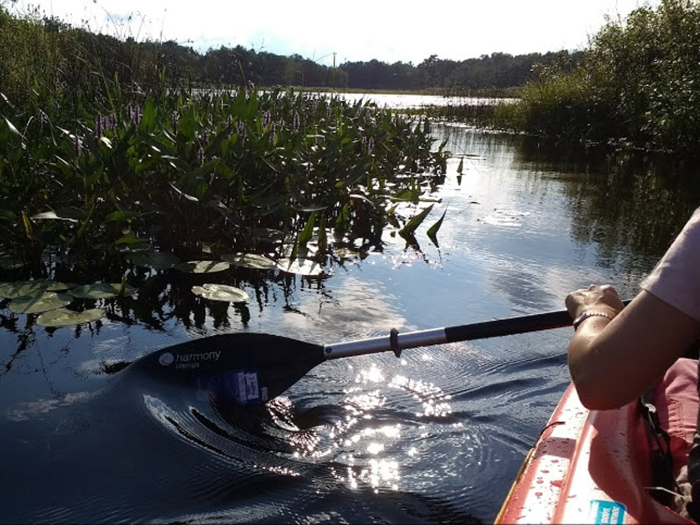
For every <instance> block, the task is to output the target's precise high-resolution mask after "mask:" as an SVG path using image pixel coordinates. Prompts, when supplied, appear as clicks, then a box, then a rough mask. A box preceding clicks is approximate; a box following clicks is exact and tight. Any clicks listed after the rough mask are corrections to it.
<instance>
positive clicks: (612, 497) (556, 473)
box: [496, 385, 693, 523]
mask: <svg viewBox="0 0 700 525" xmlns="http://www.w3.org/2000/svg"><path fill="white" fill-rule="evenodd" d="M649 457H650V451H649V446H648V442H647V437H646V433H645V429H644V425H643V423H642V419H641V416H640V414H639V408H638V405H637V403H630V404H629V405H626V406H624V407H622V408H619V409H617V410H608V411H589V410H588V409H586V408H585V407H584V406H583V405H582V404H581V401H580V400H579V397H578V395H577V393H576V390H575V388H574V387H573V385H570V386H569V388H568V389H567V390H566V392H565V393H564V395H563V396H562V399H561V401H560V402H559V404H558V406H557V408H556V410H555V411H554V413H553V414H552V417H551V418H550V420H549V423H548V424H547V426H546V427H545V428H544V430H543V431H542V433H541V434H540V436H539V437H538V439H537V442H536V443H535V446H534V447H533V448H532V450H531V451H530V453H529V454H528V456H527V458H526V459H525V461H524V463H523V466H522V468H521V469H520V472H519V473H518V476H517V478H516V480H515V482H514V484H513V487H512V488H511V490H510V492H509V494H508V496H507V497H506V500H505V502H504V504H503V507H502V508H501V511H500V512H499V514H498V516H497V518H496V523H693V522H691V521H688V520H686V519H684V518H683V517H681V516H680V515H678V514H676V513H675V512H673V511H672V510H671V509H669V508H668V507H666V506H664V505H662V504H660V503H659V502H657V501H656V500H655V499H654V498H653V497H651V496H650V494H649V492H648V491H647V490H645V489H644V488H643V487H649V486H651V485H652V484H653V481H652V473H651V462H650V459H649Z"/></svg>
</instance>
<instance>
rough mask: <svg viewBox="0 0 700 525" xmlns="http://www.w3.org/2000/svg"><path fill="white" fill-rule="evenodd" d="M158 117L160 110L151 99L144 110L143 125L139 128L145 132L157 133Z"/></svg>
mask: <svg viewBox="0 0 700 525" xmlns="http://www.w3.org/2000/svg"><path fill="white" fill-rule="evenodd" d="M157 117H158V108H157V107H156V105H155V104H154V103H153V99H152V98H149V99H148V101H147V102H146V105H145V106H144V108H143V112H142V115H141V124H140V125H139V128H140V129H141V130H142V131H145V132H151V131H155V129H156V127H157V122H156V120H157Z"/></svg>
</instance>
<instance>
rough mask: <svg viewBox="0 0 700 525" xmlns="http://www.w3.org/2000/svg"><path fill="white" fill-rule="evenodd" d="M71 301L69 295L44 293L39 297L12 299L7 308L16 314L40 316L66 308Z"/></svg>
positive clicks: (71, 298)
mask: <svg viewBox="0 0 700 525" xmlns="http://www.w3.org/2000/svg"><path fill="white" fill-rule="evenodd" d="M72 300H73V297H71V296H70V295H66V294H57V293H54V292H44V293H43V294H41V295H38V294H37V295H34V296H30V297H18V298H17V299H13V300H12V302H11V303H10V306H9V308H10V311H11V312H13V313H16V314H41V313H44V312H49V311H51V310H57V309H58V308H63V307H64V306H68V305H69V304H70V303H71V301H72Z"/></svg>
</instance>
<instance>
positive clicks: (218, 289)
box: [192, 283, 250, 303]
mask: <svg viewBox="0 0 700 525" xmlns="http://www.w3.org/2000/svg"><path fill="white" fill-rule="evenodd" d="M192 293H194V294H195V295H199V296H201V297H204V298H205V299H210V300H212V301H224V302H228V303H247V302H248V301H249V300H250V296H249V295H248V294H247V293H246V292H244V291H243V290H241V289H240V288H236V287H235V286H228V285H225V284H212V283H205V284H203V285H202V286H193V287H192Z"/></svg>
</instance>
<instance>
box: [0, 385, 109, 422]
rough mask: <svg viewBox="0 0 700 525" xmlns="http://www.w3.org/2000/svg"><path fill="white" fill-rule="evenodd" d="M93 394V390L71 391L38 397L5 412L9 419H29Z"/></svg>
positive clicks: (72, 403) (77, 401) (90, 396)
mask: <svg viewBox="0 0 700 525" xmlns="http://www.w3.org/2000/svg"><path fill="white" fill-rule="evenodd" d="M94 396H95V393H94V392H73V393H69V394H66V395H64V396H62V397H61V398H58V399H39V400H37V401H27V402H21V403H17V404H16V405H15V407H14V408H11V409H9V410H7V412H6V413H5V415H6V417H7V419H9V420H10V421H29V420H30V419H34V418H36V417H37V416H42V415H45V414H48V413H49V412H51V411H53V410H56V409H57V408H62V407H67V406H71V405H74V404H76V403H84V402H86V401H88V400H90V399H91V398H93V397H94Z"/></svg>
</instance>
